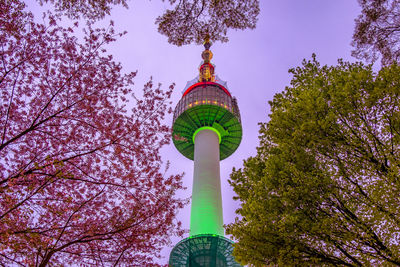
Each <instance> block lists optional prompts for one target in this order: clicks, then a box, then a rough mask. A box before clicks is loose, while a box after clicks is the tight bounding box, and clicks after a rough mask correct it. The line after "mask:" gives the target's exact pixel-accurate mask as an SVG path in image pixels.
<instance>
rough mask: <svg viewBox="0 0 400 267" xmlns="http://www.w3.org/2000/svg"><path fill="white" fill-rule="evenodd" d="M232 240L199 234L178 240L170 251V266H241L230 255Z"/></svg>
mask: <svg viewBox="0 0 400 267" xmlns="http://www.w3.org/2000/svg"><path fill="white" fill-rule="evenodd" d="M232 244H233V242H232V241H231V240H229V239H227V238H225V237H223V236H219V235H214V234H201V235H195V236H191V237H188V238H186V239H183V240H182V241H180V242H179V243H178V244H177V245H176V246H175V247H174V248H173V250H172V251H171V255H170V258H169V266H171V267H204V266H206V267H241V266H242V265H240V264H238V263H237V262H236V261H235V259H234V258H233V256H232V251H233V246H232Z"/></svg>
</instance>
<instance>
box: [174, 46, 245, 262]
mask: <svg viewBox="0 0 400 267" xmlns="http://www.w3.org/2000/svg"><path fill="white" fill-rule="evenodd" d="M204 46H205V48H206V49H205V51H203V53H202V58H203V60H204V61H203V64H202V65H201V66H200V68H199V71H200V74H199V78H198V80H196V81H194V82H193V81H192V83H191V84H190V83H189V86H187V88H186V90H185V92H184V93H183V96H182V98H181V100H180V101H179V102H178V104H177V106H176V108H175V111H174V119H173V126H172V139H173V142H174V145H175V147H176V148H177V149H178V150H179V152H181V153H182V154H183V155H184V156H185V157H187V158H189V159H191V160H194V175H193V191H192V204H191V215H190V235H189V237H188V238H186V239H184V240H182V241H181V242H179V243H178V244H177V245H176V246H175V247H174V248H173V250H172V252H171V255H170V260H169V265H170V266H172V267H185V266H196V267H197V266H199V267H200V266H202V267H214V266H215V267H217V266H218V267H225V266H235V267H236V266H241V265H239V264H238V263H236V262H235V260H234V258H233V256H232V250H233V246H232V241H230V240H229V239H227V238H225V237H224V229H223V218H222V198H221V182H220V169H219V161H220V160H223V159H225V158H227V157H229V156H230V155H231V154H232V153H233V152H235V150H236V149H237V148H238V146H239V144H240V141H241V139H242V125H241V121H240V113H239V108H238V105H237V101H236V99H235V98H233V97H232V95H231V94H230V92H229V91H228V90H227V89H226V85H225V84H226V83H225V82H222V81H220V80H218V79H216V78H215V76H214V65H213V64H211V63H210V60H211V58H212V53H211V51H210V50H209V48H210V43H209V42H206V43H205V45H204Z"/></svg>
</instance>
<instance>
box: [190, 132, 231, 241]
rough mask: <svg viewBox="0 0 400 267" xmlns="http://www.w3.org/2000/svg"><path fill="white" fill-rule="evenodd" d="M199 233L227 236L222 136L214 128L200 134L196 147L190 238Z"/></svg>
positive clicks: (197, 137) (196, 139)
mask: <svg viewBox="0 0 400 267" xmlns="http://www.w3.org/2000/svg"><path fill="white" fill-rule="evenodd" d="M198 234H217V235H220V236H223V235H224V228H223V217H222V197H221V181H220V169H219V137H218V135H217V133H216V132H214V131H212V130H210V129H204V130H201V131H200V132H198V133H197V134H196V136H195V144H194V175H193V191H192V208H191V215H190V236H193V235H198Z"/></svg>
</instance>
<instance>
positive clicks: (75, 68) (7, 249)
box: [0, 0, 184, 266]
mask: <svg viewBox="0 0 400 267" xmlns="http://www.w3.org/2000/svg"><path fill="white" fill-rule="evenodd" d="M24 7H25V5H24V3H23V2H20V1H19V0H0V49H1V50H0V265H2V266H9V265H13V266H14V265H15V266H45V265H52V266H53V265H57V266H58V265H61V264H66V265H72V264H78V263H79V264H82V265H85V266H90V265H95V266H103V265H106V266H108V265H118V264H121V265H129V266H148V265H152V266H156V264H155V263H154V262H153V259H154V257H157V256H159V254H160V253H159V252H160V249H161V248H163V247H164V246H166V245H168V244H169V242H170V241H169V236H170V235H173V234H182V231H181V228H180V223H179V222H177V221H176V218H175V215H176V212H177V210H178V209H179V208H181V207H182V205H183V204H184V203H183V202H182V201H181V200H179V199H178V198H177V197H176V196H175V192H176V190H179V189H181V188H182V184H181V178H182V177H181V175H167V174H166V169H167V167H168V164H166V165H163V164H162V161H161V158H160V155H159V152H160V148H161V147H162V146H163V145H165V144H168V143H169V140H170V129H169V127H167V126H166V125H165V124H163V119H164V117H165V115H166V113H168V112H170V108H169V105H170V102H169V98H170V96H171V92H172V89H173V86H170V87H169V88H168V89H167V90H162V89H161V88H160V85H158V86H157V85H154V84H153V82H152V80H150V81H149V82H148V83H147V84H145V85H144V88H143V94H140V92H139V94H137V93H136V92H135V93H136V94H135V95H134V94H133V91H132V87H133V80H134V77H135V74H136V73H128V74H123V73H122V67H121V65H120V64H119V63H116V62H115V61H113V59H112V56H110V55H107V54H106V50H105V48H104V46H106V45H107V44H108V43H110V42H113V41H115V39H116V38H118V37H119V36H120V35H119V34H116V33H115V32H114V30H113V27H112V25H110V27H109V28H108V29H92V28H91V27H89V26H88V27H86V31H85V35H84V38H83V40H82V41H81V42H80V41H78V40H77V38H76V37H74V31H76V30H77V25H75V26H74V27H71V28H63V27H61V26H59V25H58V24H57V23H58V19H57V17H55V16H52V15H50V14H49V15H48V16H47V19H46V20H45V21H47V22H46V24H40V23H35V22H34V20H33V16H32V14H30V13H28V12H26V11H25V10H24Z"/></svg>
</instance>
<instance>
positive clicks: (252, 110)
mask: <svg viewBox="0 0 400 267" xmlns="http://www.w3.org/2000/svg"><path fill="white" fill-rule="evenodd" d="M31 1H33V0H28V1H27V2H31ZM166 2H167V1H166ZM166 2H165V3H163V2H162V1H161V0H152V1H146V0H144V1H135V0H131V1H128V3H129V6H130V8H129V9H125V8H122V7H118V8H114V9H113V11H112V14H111V18H110V17H108V18H106V19H105V22H107V21H109V20H110V19H112V20H114V22H115V26H116V29H117V31H124V30H127V31H128V34H127V35H125V36H124V37H122V38H121V39H119V40H118V41H117V42H116V43H114V44H112V45H111V46H109V47H108V48H109V49H108V51H109V53H111V54H113V55H114V58H115V59H116V60H117V61H120V62H122V64H123V67H124V71H127V72H128V71H135V70H138V71H139V72H138V76H137V79H136V89H138V90H139V89H141V87H142V85H143V84H144V83H145V82H146V81H147V80H148V79H149V77H150V76H153V80H154V82H155V83H158V82H160V83H162V84H163V86H164V88H166V87H167V86H168V85H170V84H171V83H172V82H175V83H176V90H175V92H174V93H173V98H172V100H173V103H174V104H173V105H174V106H175V105H176V104H177V103H178V101H179V99H180V97H181V91H182V90H183V88H184V86H185V85H186V82H187V81H188V80H192V79H193V78H194V77H195V76H196V75H197V67H198V66H199V64H200V61H201V56H200V54H201V52H202V50H203V47H202V46H195V45H190V46H184V47H175V46H172V45H170V44H168V42H167V38H166V37H164V36H162V35H160V34H159V33H158V32H157V28H156V25H155V24H154V20H155V18H156V17H157V16H158V15H160V14H162V13H163V11H164V10H165V9H167V8H168V6H169V5H168V4H167V3H166ZM260 2H261V3H260V4H261V13H260V16H259V21H258V24H257V28H256V29H255V30H247V31H230V32H229V38H230V41H229V42H228V43H223V44H221V43H215V44H214V45H213V46H212V47H211V50H212V52H213V53H214V58H213V60H212V62H213V63H214V64H215V65H216V74H217V75H218V76H219V77H220V78H221V79H222V80H226V81H227V82H228V88H229V90H230V91H231V93H232V94H233V95H234V96H236V97H237V99H238V104H239V108H240V111H241V117H242V123H243V139H242V143H241V145H240V146H239V148H238V150H237V151H236V152H235V153H234V154H233V155H232V156H230V157H229V158H227V159H225V160H224V161H222V162H221V182H222V197H223V211H224V223H230V222H232V221H233V220H234V218H235V209H236V208H237V207H238V206H239V203H237V202H236V203H235V202H234V201H233V200H232V196H233V194H234V193H233V191H232V189H231V188H230V186H229V184H228V183H227V179H228V177H229V174H230V172H231V170H232V167H236V168H240V167H241V166H242V162H243V160H244V159H246V158H248V157H249V156H252V155H255V153H256V146H257V145H258V129H259V127H258V125H257V123H258V122H265V121H267V120H268V114H269V112H270V109H269V105H268V101H269V100H272V98H273V96H274V94H275V93H277V92H281V91H282V90H284V88H285V86H287V85H288V84H289V82H290V80H291V75H289V74H288V69H289V68H292V67H296V66H299V65H300V64H301V61H302V60H303V59H304V58H306V59H310V58H311V54H312V53H316V55H317V59H318V60H319V61H320V62H321V63H322V64H324V65H325V64H328V65H334V64H336V62H337V59H338V58H343V59H344V60H348V61H355V59H354V58H352V57H351V56H350V53H351V49H352V48H351V46H350V42H351V36H352V33H353V29H354V19H355V18H356V17H357V16H358V14H359V12H360V8H359V6H358V4H357V0H335V1H332V0H260ZM30 8H31V9H33V10H34V11H35V12H37V11H38V9H37V7H36V5H33V6H30ZM171 122H172V116H171V117H169V118H168V123H169V124H170V123H171ZM163 158H164V160H165V161H166V160H169V161H171V168H170V172H171V173H177V172H185V173H186V175H185V181H184V183H185V185H186V187H187V188H188V189H187V190H186V191H184V192H180V195H181V196H182V197H184V198H185V197H190V195H191V184H192V175H193V162H192V161H191V160H188V159H186V158H185V157H184V156H182V155H181V154H180V153H179V152H178V151H177V150H176V149H175V147H174V146H173V144H171V145H169V146H168V147H166V148H164V149H163ZM189 218H190V206H187V207H186V208H185V209H183V210H182V211H181V212H180V214H179V219H180V220H182V222H183V225H184V227H186V228H189V221H190V220H189ZM173 240H174V241H173V244H176V243H177V242H178V241H179V240H180V239H178V238H174V239H173ZM170 251H171V248H166V249H165V250H164V251H163V255H165V258H164V259H163V260H162V261H161V262H162V263H167V261H168V257H169V253H170Z"/></svg>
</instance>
